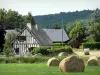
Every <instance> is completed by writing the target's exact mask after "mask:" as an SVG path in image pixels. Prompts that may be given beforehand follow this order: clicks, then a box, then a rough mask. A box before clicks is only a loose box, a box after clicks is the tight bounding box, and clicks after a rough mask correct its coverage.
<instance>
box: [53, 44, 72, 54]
mask: <svg viewBox="0 0 100 75" xmlns="http://www.w3.org/2000/svg"><path fill="white" fill-rule="evenodd" d="M60 52H66V53H68V54H71V53H73V50H72V48H71V47H70V46H64V47H61V48H56V49H54V53H60Z"/></svg>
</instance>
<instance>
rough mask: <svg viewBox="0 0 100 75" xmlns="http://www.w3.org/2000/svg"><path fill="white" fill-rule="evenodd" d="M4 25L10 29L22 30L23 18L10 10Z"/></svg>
mask: <svg viewBox="0 0 100 75" xmlns="http://www.w3.org/2000/svg"><path fill="white" fill-rule="evenodd" d="M6 23H7V25H9V26H11V27H12V28H22V26H24V25H25V23H24V18H23V16H22V15H20V14H19V13H18V12H16V11H12V10H11V9H10V10H8V12H7V15H6Z"/></svg>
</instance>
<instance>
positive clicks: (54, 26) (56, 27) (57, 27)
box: [52, 24, 61, 29]
mask: <svg viewBox="0 0 100 75" xmlns="http://www.w3.org/2000/svg"><path fill="white" fill-rule="evenodd" d="M52 28H53V29H61V27H60V26H58V25H57V24H53V25H52Z"/></svg>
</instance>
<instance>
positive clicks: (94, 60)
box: [88, 56, 99, 66]
mask: <svg viewBox="0 0 100 75" xmlns="http://www.w3.org/2000/svg"><path fill="white" fill-rule="evenodd" d="M98 65H99V63H98V58H97V57H95V56H92V57H90V58H89V59H88V66H98Z"/></svg>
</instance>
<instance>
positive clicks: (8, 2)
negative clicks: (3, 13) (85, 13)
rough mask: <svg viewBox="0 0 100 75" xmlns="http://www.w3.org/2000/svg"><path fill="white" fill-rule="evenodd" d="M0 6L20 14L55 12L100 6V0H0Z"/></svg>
mask: <svg viewBox="0 0 100 75" xmlns="http://www.w3.org/2000/svg"><path fill="white" fill-rule="evenodd" d="M0 8H5V9H6V10H8V9H12V10H15V11H18V12H19V13H20V14H23V15H26V14H27V13H28V12H32V15H34V16H35V15H44V14H53V13H59V12H68V11H76V10H84V9H96V8H100V0H0Z"/></svg>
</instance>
